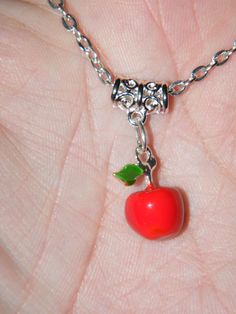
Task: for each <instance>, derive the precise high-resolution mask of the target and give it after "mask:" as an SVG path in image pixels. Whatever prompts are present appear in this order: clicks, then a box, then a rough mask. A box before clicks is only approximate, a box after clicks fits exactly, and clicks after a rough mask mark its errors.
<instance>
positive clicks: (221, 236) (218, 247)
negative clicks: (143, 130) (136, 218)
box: [0, 0, 236, 314]
mask: <svg viewBox="0 0 236 314" xmlns="http://www.w3.org/2000/svg"><path fill="white" fill-rule="evenodd" d="M67 2H68V6H67V7H68V10H69V11H70V12H71V13H72V14H73V15H74V16H75V17H76V18H77V19H78V21H79V25H80V26H81V27H82V28H83V30H84V32H85V33H86V34H88V35H89V37H90V38H91V39H92V42H93V43H94V44H95V46H96V47H98V49H99V50H100V51H101V52H102V57H103V60H105V61H106V64H107V65H108V66H109V67H110V68H111V69H112V70H113V72H114V73H115V74H116V75H117V76H121V77H123V76H127V77H132V78H135V79H138V80H139V81H140V80H155V81H173V80H177V79H184V78H187V77H188V75H189V73H190V71H191V70H192V69H194V68H195V67H197V66H199V65H201V64H207V63H208V62H209V61H210V58H211V56H212V55H213V53H215V52H216V51H218V50H220V49H224V48H230V47H231V45H232V42H233V40H234V39H236V38H235V36H236V35H235V29H236V19H235V16H236V2H235V1H234V0H226V1H223V2H222V1H221V0H208V1H203V0H199V1H193V0H192V1H188V0H179V1H173V0H172V1H171V0H165V1H164V0H163V1H162V0H160V1H157V0H137V1H131V0H123V1H111V0H107V1H105V0H96V1H94V0H90V1H83V0H68V1H67ZM54 13H55V12H54V11H52V10H51V9H50V8H49V7H48V5H47V3H46V1H44V0H37V1H36V0H34V1H33V0H27V1H26V0H25V1H20V0H18V1H16V0H11V1H9V0H1V1H0V15H1V29H0V74H1V81H0V95H1V98H0V215H1V225H0V236H1V248H0V250H1V251H0V254H1V258H0V274H1V280H0V296H1V302H0V312H1V313H4V314H8V313H37V314H40V313H42V314H45V313H48V314H51V313H58V314H60V313H79V314H103V313H114V314H116V313H117V314H122V313H125V314H134V313H135V314H139V313H140V314H147V313H148V314H156V313H161V314H164V313H168V314H172V313H173V314H174V313H177V314H180V313H181V314H185V313H186V314H189V313H191V314H194V313H203V314H211V313H212V314H213V313H214V314H223V313H224V314H225V313H233V312H234V311H235V307H236V299H235V288H236V263H235V262H236V252H235V244H236V232H235V230H236V229H235V228H236V215H235V204H236V193H235V187H236V159H235V150H236V124H235V118H236V106H235V98H236V88H235V68H236V55H233V56H232V57H231V58H230V61H228V62H227V63H226V64H225V65H224V66H222V67H217V68H215V69H214V70H213V71H212V72H211V73H210V74H209V77H208V78H206V79H205V80H204V81H202V82H199V83H195V84H193V85H192V86H191V87H190V88H189V90H188V92H186V93H185V94H183V95H182V96H179V97H176V98H174V100H173V101H172V102H171V110H170V113H169V114H168V115H166V116H152V119H151V121H150V122H149V124H148V125H149V127H150V129H151V131H150V132H151V133H150V137H149V139H150V145H151V147H153V148H155V149H156V151H157V155H158V157H159V167H158V172H156V173H155V177H156V178H157V177H158V181H159V183H160V184H161V185H163V186H170V187H179V188H181V190H182V193H183V195H184V198H185V207H186V211H187V215H186V222H185V227H184V230H183V232H182V233H181V234H180V235H179V236H178V237H176V238H174V239H172V240H164V241H149V240H145V239H143V238H141V237H140V236H138V235H137V234H136V233H135V232H133V231H132V230H131V229H130V228H129V227H128V225H127V223H126V221H125V218H124V202H125V199H126V197H127V196H128V195H129V194H130V193H132V192H134V191H137V190H142V189H143V188H144V184H143V182H139V183H140V184H139V185H135V186H133V187H129V188H125V187H124V186H123V185H122V184H121V183H120V182H119V181H118V180H116V179H114V178H113V176H112V172H114V171H117V170H119V169H120V168H121V167H122V166H123V165H124V164H126V163H129V162H133V161H134V149H135V132H134V130H133V129H132V127H130V126H129V125H128V123H127V119H126V115H125V113H124V112H122V111H120V110H118V109H114V108H113V107H112V103H111V100H110V92H111V90H110V88H109V87H108V86H103V85H102V84H101V82H100V81H99V80H98V78H97V76H96V73H95V72H94V70H93V69H92V67H91V65H90V63H89V61H88V60H86V58H85V57H84V56H83V54H81V53H80V51H79V49H78V45H77V44H76V43H75V41H74V39H73V37H72V36H70V34H68V33H67V32H66V31H65V30H64V29H63V27H62V25H61V22H60V20H59V17H58V16H56V14H54Z"/></svg>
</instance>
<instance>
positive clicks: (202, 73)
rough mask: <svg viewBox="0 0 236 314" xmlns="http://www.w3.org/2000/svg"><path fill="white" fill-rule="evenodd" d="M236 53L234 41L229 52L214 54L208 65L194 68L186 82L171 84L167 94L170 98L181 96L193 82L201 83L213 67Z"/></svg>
mask: <svg viewBox="0 0 236 314" xmlns="http://www.w3.org/2000/svg"><path fill="white" fill-rule="evenodd" d="M235 51H236V40H235V41H234V43H233V47H232V48H231V49H229V50H220V51H218V52H217V53H215V54H214V56H213V57H212V59H211V62H210V63H209V64H208V65H201V66H198V67H197V68H195V69H194V70H193V71H192V72H191V74H190V76H189V78H188V79H187V80H185V81H184V80H179V81H175V82H173V83H171V84H170V85H169V87H168V93H169V94H170V95H172V96H177V95H180V94H182V93H183V92H184V91H185V89H186V88H187V87H188V86H189V85H190V84H192V83H193V82H197V81H201V80H202V79H204V78H205V77H206V76H207V75H208V73H209V71H210V70H211V69H212V68H213V67H215V66H220V65H223V64H224V63H225V62H226V61H228V60H229V57H230V56H231V55H232V53H233V52H235Z"/></svg>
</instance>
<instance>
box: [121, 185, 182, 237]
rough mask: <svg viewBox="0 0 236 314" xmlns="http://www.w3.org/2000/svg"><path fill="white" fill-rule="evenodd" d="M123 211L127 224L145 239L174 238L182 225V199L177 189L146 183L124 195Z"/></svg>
mask: <svg viewBox="0 0 236 314" xmlns="http://www.w3.org/2000/svg"><path fill="white" fill-rule="evenodd" d="M125 214H126V219H127V221H128V223H129V225H130V226H131V227H132V228H133V229H134V230H135V231H136V232H138V233H139V234H140V235H142V236H143V237H145V238H148V239H161V238H162V239H163V238H167V237H174V236H175V235H177V234H178V233H179V232H180V230H181V228H182V226H183V221H184V206H183V200H182V197H181V195H180V194H179V192H178V191H177V190H176V189H173V188H167V187H158V188H154V187H153V186H152V185H149V186H148V187H147V188H146V189H145V190H144V191H139V192H135V193H133V194H131V195H130V196H129V197H128V198H127V200H126V205H125Z"/></svg>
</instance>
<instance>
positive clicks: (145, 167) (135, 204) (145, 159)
mask: <svg viewBox="0 0 236 314" xmlns="http://www.w3.org/2000/svg"><path fill="white" fill-rule="evenodd" d="M112 99H113V100H114V101H116V102H117V104H118V107H119V108H121V109H123V110H126V112H127V115H128V121H129V123H130V124H131V125H132V126H133V127H134V128H135V130H136V141H137V147H136V150H135V157H136V163H135V164H127V165H125V166H124V167H123V168H122V169H121V170H119V171H117V172H115V173H114V174H113V175H114V176H115V177H116V178H118V179H119V180H121V181H122V182H123V183H124V184H125V185H126V186H131V185H133V184H134V183H135V182H136V180H137V178H138V177H140V176H145V182H146V187H145V189H144V190H143V191H138V192H135V193H132V194H131V195H129V196H128V198H127V200H126V203H125V216H126V219H127V222H128V224H129V225H130V226H131V227H132V229H133V230H135V231H136V232H137V233H139V234H140V235H141V236H143V237H145V238H147V239H164V238H170V237H174V236H176V235H177V234H178V233H179V232H180V231H181V229H182V226H183V223H184V203H183V199H182V196H181V194H180V193H179V191H178V190H176V189H174V188H169V187H160V186H158V187H155V185H154V183H153V180H152V172H153V169H154V168H155V167H156V163H157V162H156V159H155V157H154V156H153V154H152V151H151V149H150V147H148V146H147V136H146V130H145V122H146V117H147V115H148V114H150V113H154V112H155V113H164V112H166V111H167V109H168V93H167V87H166V85H165V84H164V85H162V84H156V83H154V82H149V83H147V84H146V85H143V84H139V85H138V83H137V82H136V81H134V80H120V79H117V80H116V82H115V84H114V87H113V92H112Z"/></svg>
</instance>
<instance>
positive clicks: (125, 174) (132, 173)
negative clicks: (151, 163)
mask: <svg viewBox="0 0 236 314" xmlns="http://www.w3.org/2000/svg"><path fill="white" fill-rule="evenodd" d="M143 173H144V171H143V169H142V168H141V167H139V166H137V165H135V164H127V165H125V166H124V167H123V168H122V169H121V170H120V171H118V172H114V173H113V175H114V176H115V177H116V178H118V179H120V180H121V181H123V182H124V183H125V185H132V184H134V183H135V181H136V179H137V178H138V177H139V176H141V175H142V174H143Z"/></svg>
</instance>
